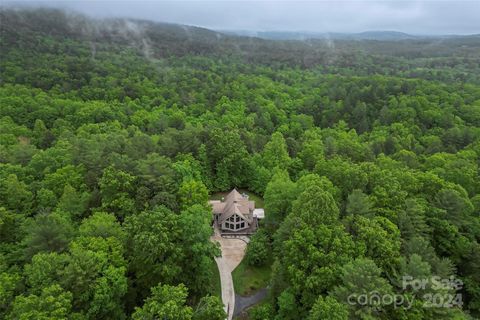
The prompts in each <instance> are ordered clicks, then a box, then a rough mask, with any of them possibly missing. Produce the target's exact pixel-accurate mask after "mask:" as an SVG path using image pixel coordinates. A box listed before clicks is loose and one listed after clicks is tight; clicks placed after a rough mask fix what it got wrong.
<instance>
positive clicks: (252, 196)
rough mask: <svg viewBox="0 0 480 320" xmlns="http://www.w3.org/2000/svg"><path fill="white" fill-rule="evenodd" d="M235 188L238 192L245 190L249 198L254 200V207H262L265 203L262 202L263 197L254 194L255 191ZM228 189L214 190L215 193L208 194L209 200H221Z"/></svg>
mask: <svg viewBox="0 0 480 320" xmlns="http://www.w3.org/2000/svg"><path fill="white" fill-rule="evenodd" d="M237 190H238V192H240V193H243V192H245V193H246V194H248V196H249V199H250V200H253V201H255V207H256V208H264V205H265V204H264V202H263V198H262V197H260V196H259V195H257V194H255V193H253V192H250V191H248V190H246V189H237ZM230 191H231V190H230ZM230 191H224V192H216V193H214V194H212V195H211V196H210V199H211V200H221V199H222V197H225V196H226V195H227V194H228V193H229V192H230Z"/></svg>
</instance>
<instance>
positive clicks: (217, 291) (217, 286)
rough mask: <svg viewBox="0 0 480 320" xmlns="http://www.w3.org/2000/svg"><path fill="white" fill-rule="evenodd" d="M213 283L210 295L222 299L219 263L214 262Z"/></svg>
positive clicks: (211, 283)
mask: <svg viewBox="0 0 480 320" xmlns="http://www.w3.org/2000/svg"><path fill="white" fill-rule="evenodd" d="M211 268H212V281H211V282H210V288H209V291H210V292H209V293H210V294H211V295H213V296H217V297H219V298H220V299H221V298H222V285H221V283H220V273H219V272H218V267H217V263H216V262H215V260H212V266H211Z"/></svg>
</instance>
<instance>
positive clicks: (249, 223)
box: [209, 189, 264, 234]
mask: <svg viewBox="0 0 480 320" xmlns="http://www.w3.org/2000/svg"><path fill="white" fill-rule="evenodd" d="M209 203H210V205H211V206H212V208H213V221H214V224H216V225H217V226H218V229H219V230H220V231H221V233H222V234H225V233H242V234H251V233H253V232H255V230H256V229H257V227H258V219H262V218H263V217H264V211H263V209H261V208H255V201H251V200H249V199H248V195H246V194H241V193H240V192H238V191H237V190H236V189H233V190H232V191H231V192H230V193H229V194H228V195H227V196H226V197H225V198H224V199H222V200H211V201H209Z"/></svg>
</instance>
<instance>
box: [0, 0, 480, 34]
mask: <svg viewBox="0 0 480 320" xmlns="http://www.w3.org/2000/svg"><path fill="white" fill-rule="evenodd" d="M9 3H10V4H11V3H12V2H9ZM15 4H17V5H18V4H21V5H30V6H31V5H34V6H39V5H43V6H50V7H57V8H64V9H69V10H75V11H79V12H82V13H85V14H87V15H90V16H94V17H98V18H103V17H131V18H139V19H147V20H154V21H163V22H172V23H180V24H187V25H195V26H202V27H206V28H211V29H220V30H251V31H271V30H285V31H286V30H288V31H317V32H325V31H330V32H362V31H367V30H396V31H403V32H409V33H415V34H472V33H480V22H479V21H480V19H478V17H480V2H479V1H401V0H396V1H381V2H380V1H226V0H224V1H200V0H193V1H145V2H143V1H136V2H130V1H73V0H70V1H36V2H29V1H17V2H15Z"/></svg>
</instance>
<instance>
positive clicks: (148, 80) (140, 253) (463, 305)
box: [0, 9, 480, 320]
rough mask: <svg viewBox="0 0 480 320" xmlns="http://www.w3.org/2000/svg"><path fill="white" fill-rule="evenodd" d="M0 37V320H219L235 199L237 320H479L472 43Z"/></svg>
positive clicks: (68, 30)
mask: <svg viewBox="0 0 480 320" xmlns="http://www.w3.org/2000/svg"><path fill="white" fill-rule="evenodd" d="M0 29H1V30H0V318H1V319H7V320H10V319H11V320H14V319H22V320H23V319H25V320H26V319H32V320H33V319H39V320H42V319H45V320H46V319H73V320H83V319H85V320H86V319H142V320H144V319H145V320H146V319H152V320H153V319H178V320H191V319H192V320H223V319H225V316H226V315H225V312H224V309H223V305H222V301H221V298H220V297H219V296H218V294H217V293H216V292H215V288H214V285H213V284H212V278H213V277H214V272H213V270H214V266H215V262H214V257H216V256H218V255H219V254H220V251H219V248H218V247H217V246H216V245H214V244H213V243H212V242H211V241H210V236H211V234H212V227H211V222H212V209H211V207H210V206H209V205H208V200H209V198H210V196H211V195H212V194H213V193H215V192H220V191H221V192H224V191H228V190H231V189H232V188H234V187H237V188H243V189H247V190H249V191H251V192H254V193H255V194H257V195H259V196H261V197H263V199H264V201H265V216H266V218H265V220H263V221H262V222H261V225H260V228H259V231H258V232H257V233H256V234H255V235H254V236H253V237H252V239H251V242H250V243H249V244H248V246H247V251H246V261H247V262H248V263H249V264H250V265H252V266H253V267H255V266H268V267H269V269H270V270H271V274H270V276H269V283H268V296H267V298H266V299H265V300H264V301H263V302H262V303H261V304H258V305H256V306H254V307H253V308H251V309H250V310H249V315H248V317H249V319H251V320H299V319H300V320H302V319H306V320H320V319H332V320H344V319H345V320H346V319H368V320H371V319H402V320H404V319H412V320H413V319H476V318H478V317H480V244H479V242H480V178H479V165H480V36H470V37H468V36H465V37H455V38H449V39H442V40H439V39H413V40H400V41H377V40H362V41H357V40H331V41H323V40H308V41H293V40H291V41H280V40H278V41H275V40H262V39H257V38H249V37H240V36H234V35H225V34H220V33H218V32H215V31H211V30H207V29H202V28H194V27H186V26H177V25H170V24H162V23H154V22H149V21H142V20H125V19H105V20H95V19H92V18H88V17H85V16H82V15H80V14H74V13H65V12H63V11H59V10H53V9H35V10H28V9H24V10H13V9H2V10H1V12H0ZM405 276H408V277H410V279H422V280H423V279H449V280H455V281H456V283H457V284H459V285H458V286H456V287H455V286H449V285H444V286H438V285H436V283H435V282H433V283H432V282H431V281H428V283H427V284H426V285H424V286H423V287H422V288H420V289H418V288H416V287H415V286H412V285H410V286H405ZM371 292H375V293H376V294H377V295H378V296H384V297H385V296H389V297H395V299H399V300H401V301H403V302H404V303H403V304H402V305H397V304H395V303H378V301H377V302H375V301H373V302H372V303H365V304H359V303H356V304H352V303H351V299H350V298H351V294H352V293H358V294H368V293H371ZM448 297H451V298H453V299H447V298H448ZM436 298H439V299H440V300H441V301H442V303H440V304H439V303H438V302H437V300H436ZM410 302H411V303H410ZM432 302H433V303H432Z"/></svg>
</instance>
